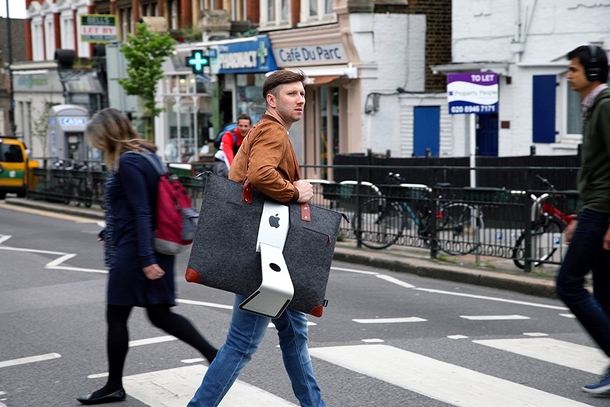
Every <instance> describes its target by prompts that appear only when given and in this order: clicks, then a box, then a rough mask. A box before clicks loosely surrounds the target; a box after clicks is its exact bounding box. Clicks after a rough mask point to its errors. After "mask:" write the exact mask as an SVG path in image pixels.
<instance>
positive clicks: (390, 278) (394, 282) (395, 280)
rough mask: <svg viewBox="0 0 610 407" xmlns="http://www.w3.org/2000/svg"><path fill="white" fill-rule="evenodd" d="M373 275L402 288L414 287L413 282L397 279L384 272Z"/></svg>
mask: <svg viewBox="0 0 610 407" xmlns="http://www.w3.org/2000/svg"><path fill="white" fill-rule="evenodd" d="M375 277H377V278H380V279H382V280H385V281H387V282H388V283H392V284H396V285H399V286H401V287H404V288H415V286H414V285H413V284H409V283H406V282H404V281H402V280H399V279H397V278H394V277H390V276H386V275H385V274H378V275H376V276H375Z"/></svg>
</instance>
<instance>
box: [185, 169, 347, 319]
mask: <svg viewBox="0 0 610 407" xmlns="http://www.w3.org/2000/svg"><path fill="white" fill-rule="evenodd" d="M206 177H207V180H206V184H205V189H204V192H203V198H202V203H201V210H200V213H199V223H198V225H197V231H196V233H195V239H194V241H193V247H192V249H191V255H190V258H189V262H188V268H187V270H186V280H187V281H189V282H194V283H199V284H203V285H206V286H209V287H214V288H218V289H221V290H225V291H230V292H233V293H237V294H242V295H246V296H248V295H250V294H252V293H254V292H255V291H256V290H257V289H258V288H259V286H260V285H261V281H262V274H261V273H262V270H261V258H260V253H258V252H257V247H256V246H257V236H258V231H259V224H260V222H261V215H262V211H263V204H264V202H265V200H266V199H267V200H268V199H269V198H267V197H265V196H264V195H263V194H262V193H260V192H259V191H257V190H255V189H253V188H252V187H251V186H244V185H243V184H240V183H238V182H235V181H231V180H229V179H227V178H224V177H221V176H218V175H215V174H211V173H206ZM245 188H249V191H247V192H246V191H245ZM250 194H251V197H250ZM242 195H244V198H243V199H242ZM249 199H251V201H252V202H251V203H250V202H247V200H249ZM285 205H287V206H288V207H289V218H290V227H289V230H288V235H287V237H286V241H285V245H284V250H283V255H284V259H285V261H286V266H287V268H288V271H289V273H290V277H291V279H292V283H293V285H294V296H293V298H292V301H291V302H290V303H289V305H288V308H291V309H295V310H297V311H302V312H305V313H309V314H311V315H314V316H317V317H321V316H322V313H323V307H324V306H326V304H327V300H326V299H325V293H326V285H327V282H328V277H329V273H330V266H331V262H332V258H333V253H334V250H335V244H336V242H337V234H338V231H339V225H340V223H341V218H342V217H344V215H343V214H341V213H339V212H336V211H332V210H329V209H324V208H320V207H317V206H313V205H308V204H307V205H306V206H307V207H308V208H309V214H307V215H306V216H303V218H306V219H305V220H303V218H302V214H301V204H299V203H288V204H285Z"/></svg>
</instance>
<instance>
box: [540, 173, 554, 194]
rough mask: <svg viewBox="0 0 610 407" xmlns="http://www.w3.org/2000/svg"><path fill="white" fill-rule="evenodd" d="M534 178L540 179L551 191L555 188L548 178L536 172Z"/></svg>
mask: <svg viewBox="0 0 610 407" xmlns="http://www.w3.org/2000/svg"><path fill="white" fill-rule="evenodd" d="M536 178H538V179H539V180H540V181H542V183H543V184H544V185H546V186H548V187H549V189H550V190H551V191H554V190H555V186H554V185H553V184H551V182H550V181H549V180H548V179H546V178H544V177H542V176H540V175H538V174H536Z"/></svg>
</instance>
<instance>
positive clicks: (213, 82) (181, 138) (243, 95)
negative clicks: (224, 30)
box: [155, 36, 277, 162]
mask: <svg viewBox="0 0 610 407" xmlns="http://www.w3.org/2000/svg"><path fill="white" fill-rule="evenodd" d="M198 50H201V51H203V54H204V55H207V56H208V57H209V61H210V63H209V66H205V67H204V68H203V72H202V73H197V74H194V73H193V68H192V67H190V66H189V64H188V61H189V59H190V58H192V57H191V56H192V55H193V52H194V51H198ZM163 68H164V71H165V73H166V74H165V77H164V78H163V83H162V86H160V92H159V94H158V98H159V102H160V103H163V106H164V107H165V112H163V113H162V114H161V115H160V117H159V118H158V120H157V121H156V122H155V128H156V129H163V131H161V132H159V131H156V132H155V133H156V134H157V137H156V143H157V144H158V145H159V147H160V148H162V152H163V158H164V159H165V161H168V162H192V161H199V160H200V159H201V157H202V156H206V155H208V154H211V153H213V151H211V146H210V143H211V142H212V141H213V140H214V138H215V137H216V133H217V132H218V131H220V129H221V128H222V127H224V125H226V124H229V123H232V122H234V121H235V120H236V119H237V117H238V116H239V115H240V114H242V113H247V114H248V115H250V116H251V117H252V122H253V123H256V122H258V120H260V117H261V115H262V114H263V113H264V112H265V101H264V99H263V96H262V85H263V82H264V80H265V74H266V73H267V72H270V71H274V70H277V66H276V64H275V61H274V58H273V53H272V51H271V46H270V42H269V39H268V38H267V37H266V36H255V37H247V38H239V39H231V40H223V41H213V42H205V43H190V44H184V45H179V46H177V47H176V50H175V53H174V55H173V56H172V57H171V58H169V59H168V60H166V61H165V63H164V66H163ZM179 129H180V130H179ZM159 135H161V137H160V136H159Z"/></svg>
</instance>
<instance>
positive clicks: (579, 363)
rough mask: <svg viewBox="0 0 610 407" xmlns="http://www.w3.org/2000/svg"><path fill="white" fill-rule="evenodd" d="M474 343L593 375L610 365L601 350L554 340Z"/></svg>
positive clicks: (537, 339) (491, 340) (505, 340)
mask: <svg viewBox="0 0 610 407" xmlns="http://www.w3.org/2000/svg"><path fill="white" fill-rule="evenodd" d="M472 342H474V343H478V344H480V345H485V346H489V347H491V348H495V349H500V350H504V351H508V352H512V353H516V354H518V355H523V356H527V357H530V358H534V359H538V360H543V361H545V362H549V363H554V364H556V365H561V366H567V367H570V368H572V369H578V370H582V371H583V372H589V373H593V374H601V373H602V372H604V370H605V369H606V367H608V364H609V363H610V361H609V360H608V357H607V356H606V355H605V354H604V353H603V352H602V351H601V350H600V349H597V348H592V347H589V346H583V345H578V344H576V343H570V342H565V341H560V340H557V339H553V338H519V339H489V340H476V341H472Z"/></svg>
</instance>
